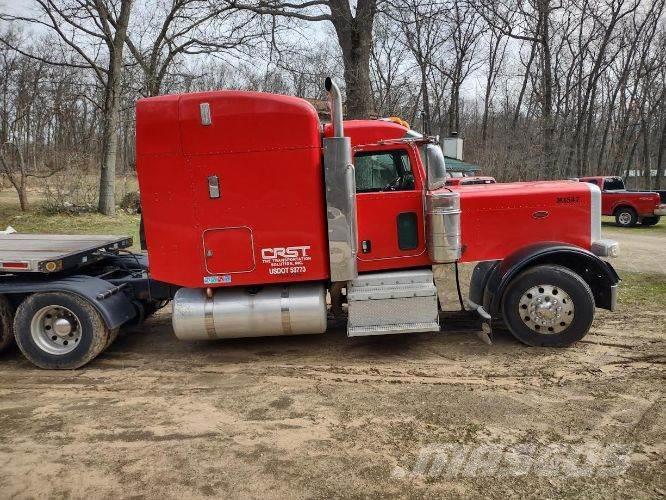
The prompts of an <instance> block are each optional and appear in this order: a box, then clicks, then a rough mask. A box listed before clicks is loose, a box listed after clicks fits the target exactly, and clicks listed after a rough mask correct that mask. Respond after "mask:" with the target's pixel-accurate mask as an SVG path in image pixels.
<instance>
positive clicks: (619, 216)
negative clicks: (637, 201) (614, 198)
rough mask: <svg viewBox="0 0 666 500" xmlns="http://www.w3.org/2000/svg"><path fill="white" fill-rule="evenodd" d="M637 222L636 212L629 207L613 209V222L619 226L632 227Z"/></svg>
mask: <svg viewBox="0 0 666 500" xmlns="http://www.w3.org/2000/svg"><path fill="white" fill-rule="evenodd" d="M637 223H638V214H637V213H636V210H634V209H633V208H631V207H620V208H618V209H617V210H615V224H616V225H617V226H620V227H634V226H635V225H636V224H637Z"/></svg>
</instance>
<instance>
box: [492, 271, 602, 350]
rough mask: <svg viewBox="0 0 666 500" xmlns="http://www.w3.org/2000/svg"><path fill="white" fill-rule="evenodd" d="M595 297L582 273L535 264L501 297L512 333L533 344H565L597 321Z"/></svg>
mask: <svg viewBox="0 0 666 500" xmlns="http://www.w3.org/2000/svg"><path fill="white" fill-rule="evenodd" d="M594 307H595V304H594V296H593V294H592V290H591V289H590V287H589V285H588V284H587V283H586V282H585V281H584V280H583V278H581V277H580V276H579V275H577V274H576V273H574V272H573V271H571V270H570V269H567V268H565V267H562V266H556V265H541V266H534V267H531V268H529V269H527V270H525V271H523V272H522V273H521V274H519V275H518V276H517V277H516V278H515V279H514V280H513V281H512V282H511V283H510V284H509V286H508V288H507V289H506V292H505V294H504V297H503V300H502V314H503V316H504V321H505V322H506V325H507V326H508V327H509V330H510V331H511V333H512V334H513V335H514V337H516V338H517V339H518V340H520V341H521V342H523V343H524V344H527V345H530V346H541V347H566V346H569V345H571V344H573V343H574V342H576V341H578V340H580V339H582V338H583V337H584V336H585V335H586V334H587V332H588V331H589V329H590V326H591V325H592V321H593V320H594Z"/></svg>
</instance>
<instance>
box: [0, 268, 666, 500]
mask: <svg viewBox="0 0 666 500" xmlns="http://www.w3.org/2000/svg"><path fill="white" fill-rule="evenodd" d="M641 280H642V279H641V276H640V275H637V276H633V277H632V278H631V281H630V282H628V285H629V286H626V287H624V289H623V291H622V292H621V295H620V303H621V307H620V310H619V311H618V312H615V313H609V312H607V311H599V313H598V315H597V318H596V320H595V323H594V325H593V328H592V331H591V333H590V334H589V335H588V336H587V337H586V338H585V339H584V340H583V341H582V342H579V343H578V344H576V345H575V346H573V347H571V348H568V349H544V348H528V347H525V346H523V345H521V344H519V343H518V342H516V341H515V340H513V339H512V337H511V336H510V334H508V333H507V332H505V331H502V330H499V331H498V332H496V333H495V335H494V344H493V345H490V346H489V345H486V344H484V343H482V342H480V341H479V340H478V339H477V337H476V336H475V334H474V329H473V327H472V326H470V325H471V323H470V322H469V321H465V320H458V319H454V320H449V321H445V323H444V324H445V328H444V331H443V332H442V333H439V334H434V333H433V334H412V335H402V336H385V337H374V338H355V339H348V338H346V336H345V333H344V328H342V327H341V326H338V327H336V328H333V330H332V331H330V332H328V333H327V334H325V335H313V336H302V337H285V338H265V339H242V340H230V341H218V342H213V343H208V342H200V343H184V342H180V341H178V340H176V339H175V337H174V336H173V333H172V331H171V326H170V317H169V312H168V311H164V312H161V313H159V314H158V315H157V316H155V317H154V318H151V319H150V320H149V321H148V322H146V323H145V324H144V325H143V326H141V327H137V328H135V329H133V330H130V331H128V332H126V333H125V334H124V335H122V336H121V337H120V338H119V339H118V340H117V341H116V342H115V343H114V344H113V345H112V346H111V347H110V348H109V349H108V350H107V351H106V352H105V353H103V354H102V355H101V356H100V357H99V358H98V359H96V360H95V361H93V362H92V363H91V364H90V365H89V366H87V367H85V368H84V369H81V370H77V371H65V372H49V371H42V370H37V369H34V368H32V367H31V365H30V364H29V363H28V362H27V361H25V360H24V359H23V358H22V356H21V355H20V353H19V352H18V351H17V350H13V351H11V352H9V353H7V354H4V355H2V356H0V497H2V498H11V497H18V498H34V497H53V498H84V497H94V498H102V497H104V498H108V497H147V498H191V497H225V498H238V497H243V498H246V497H250V498H264V499H265V498H331V497H366V498H367V497H371V498H372V497H390V496H401V497H413V498H416V497H430V498H441V497H443V496H445V497H467V496H475V497H491V498H506V497H507V496H509V495H511V496H518V497H549V498H555V497H580V496H584V497H588V498H611V497H620V498H622V497H625V498H628V497H631V498H651V497H660V496H661V497H663V496H664V495H665V494H666V475H665V473H664V471H665V470H666V463H665V462H666V460H665V452H666V446H665V444H664V443H665V437H666V430H665V429H666V417H665V415H666V414H665V412H664V410H665V406H666V405H665V401H664V397H663V394H662V393H663V389H664V362H665V361H666V294H665V293H664V292H663V283H661V284H660V282H659V281H657V282H655V281H654V280H653V281H651V286H652V288H650V292H649V293H648V292H645V293H644V294H643V293H642V292H641V294H637V293H636V290H639V288H638V287H642V286H643V284H642V283H641ZM640 289H641V290H643V288H640ZM654 290H657V292H655V291H654ZM518 443H526V444H531V445H536V446H538V447H549V446H551V445H558V446H567V445H571V446H572V447H574V448H575V447H580V446H588V445H589V446H607V445H620V446H624V447H626V449H628V450H629V452H630V454H629V456H628V458H629V462H628V469H627V470H626V471H624V472H622V473H619V474H616V475H613V476H611V477H605V476H600V475H595V474H593V473H592V474H583V475H578V476H577V475H575V474H570V473H564V472H563V473H559V474H553V475H547V474H543V473H541V472H540V470H539V469H538V468H536V467H535V468H533V469H531V470H530V471H529V472H528V473H526V474H520V475H501V474H497V473H496V474H490V473H489V474H477V475H474V476H470V475H466V474H458V475H452V476H442V475H439V476H438V475H434V476H433V475H423V474H421V475H419V474H415V475H410V474H409V473H407V474H406V475H405V474H404V471H407V472H409V471H411V470H412V469H415V464H416V463H417V460H418V457H419V454H420V450H421V449H422V447H424V446H432V445H451V444H456V445H457V444H460V445H464V446H465V447H467V448H466V449H468V448H470V447H471V448H474V447H477V446H479V445H492V446H496V447H497V446H499V447H511V446H514V445H516V444H518ZM401 471H402V472H403V473H400V472H401ZM397 472H398V473H397Z"/></svg>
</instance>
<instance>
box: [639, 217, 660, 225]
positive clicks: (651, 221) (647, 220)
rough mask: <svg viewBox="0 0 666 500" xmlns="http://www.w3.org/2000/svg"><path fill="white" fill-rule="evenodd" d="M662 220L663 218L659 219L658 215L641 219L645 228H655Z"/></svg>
mask: <svg viewBox="0 0 666 500" xmlns="http://www.w3.org/2000/svg"><path fill="white" fill-rule="evenodd" d="M660 219H661V217H659V216H658V215H653V216H651V217H643V219H641V224H642V225H644V226H655V225H657V224H659V220H660Z"/></svg>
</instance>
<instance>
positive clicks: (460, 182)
mask: <svg viewBox="0 0 666 500" xmlns="http://www.w3.org/2000/svg"><path fill="white" fill-rule="evenodd" d="M496 183H497V181H496V180H495V178H494V177H481V176H477V177H449V178H448V179H446V185H447V186H469V185H471V184H496Z"/></svg>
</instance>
